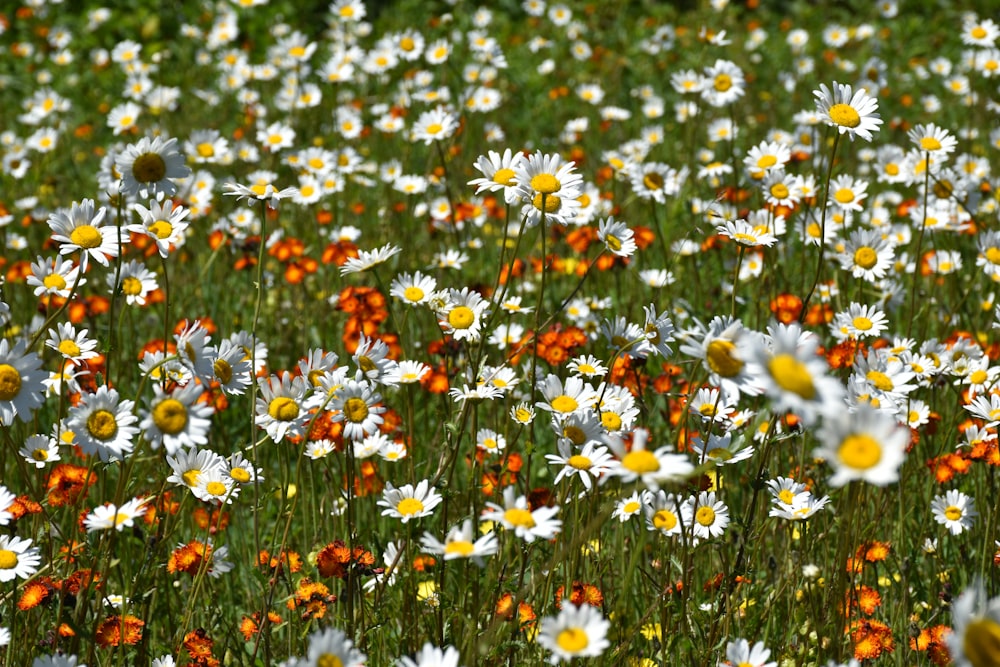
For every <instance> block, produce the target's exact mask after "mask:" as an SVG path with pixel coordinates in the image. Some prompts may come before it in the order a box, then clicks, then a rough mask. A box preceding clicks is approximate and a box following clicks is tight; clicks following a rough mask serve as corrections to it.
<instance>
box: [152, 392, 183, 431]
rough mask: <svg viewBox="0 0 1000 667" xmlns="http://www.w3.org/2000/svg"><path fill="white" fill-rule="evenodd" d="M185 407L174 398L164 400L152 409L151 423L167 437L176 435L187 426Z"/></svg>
mask: <svg viewBox="0 0 1000 667" xmlns="http://www.w3.org/2000/svg"><path fill="white" fill-rule="evenodd" d="M187 421H188V414H187V406H185V405H184V404H183V403H181V402H180V401H178V400H177V399H176V398H166V399H164V400H162V401H160V402H159V403H157V404H156V407H155V408H153V423H154V424H156V427H157V428H158V429H160V430H161V431H162V432H163V433H166V434H167V435H177V434H178V433H180V432H181V431H183V430H184V427H185V426H187Z"/></svg>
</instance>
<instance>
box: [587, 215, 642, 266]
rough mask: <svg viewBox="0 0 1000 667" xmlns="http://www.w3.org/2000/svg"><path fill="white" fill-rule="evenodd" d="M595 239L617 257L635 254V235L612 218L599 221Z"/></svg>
mask: <svg viewBox="0 0 1000 667" xmlns="http://www.w3.org/2000/svg"><path fill="white" fill-rule="evenodd" d="M597 238H598V239H600V240H601V242H602V243H603V244H604V247H605V248H607V249H608V251H609V252H610V253H611V254H613V255H615V256H617V257H631V256H632V255H633V254H635V251H636V248H637V246H636V243H635V233H634V232H633V231H632V230H631V229H629V228H628V227H627V226H626V225H625V223H624V222H622V221H620V220H619V221H616V220H615V219H614V217H608V218H606V219H604V220H601V221H600V222H599V223H598V225H597Z"/></svg>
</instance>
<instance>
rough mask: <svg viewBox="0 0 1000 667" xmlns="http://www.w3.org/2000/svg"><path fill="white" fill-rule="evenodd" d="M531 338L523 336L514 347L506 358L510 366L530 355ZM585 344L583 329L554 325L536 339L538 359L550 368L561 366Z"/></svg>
mask: <svg viewBox="0 0 1000 667" xmlns="http://www.w3.org/2000/svg"><path fill="white" fill-rule="evenodd" d="M531 336H532V334H531V333H530V332H529V333H527V334H525V335H524V338H522V339H521V341H520V343H519V344H518V345H515V346H514V353H513V354H512V355H511V356H510V357H509V358H508V361H509V362H510V363H511V364H517V363H518V362H519V361H520V360H521V357H522V356H523V355H525V354H531V352H532V350H533V346H532V344H531V342H530V341H531ZM586 343H587V334H586V333H584V331H583V329H581V328H579V327H574V326H563V325H561V324H554V325H552V326H551V327H550V328H549V329H548V331H545V332H543V333H542V334H541V335H540V336H539V337H538V357H539V358H540V359H544V360H545V361H546V362H547V363H548V364H549V365H550V366H562V365H563V364H565V363H566V362H567V361H569V360H570V359H572V358H573V356H574V355H575V354H576V351H577V350H578V349H579V348H580V347H582V346H583V345H585V344H586Z"/></svg>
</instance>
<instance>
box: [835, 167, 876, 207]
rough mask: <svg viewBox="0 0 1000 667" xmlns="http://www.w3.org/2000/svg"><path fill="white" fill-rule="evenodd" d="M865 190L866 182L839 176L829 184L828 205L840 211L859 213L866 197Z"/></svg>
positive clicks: (866, 188)
mask: <svg viewBox="0 0 1000 667" xmlns="http://www.w3.org/2000/svg"><path fill="white" fill-rule="evenodd" d="M867 190H868V182H867V181H862V180H860V179H855V178H854V177H853V176H851V175H850V174H841V175H840V176H837V177H835V178H834V179H833V181H831V182H830V190H829V192H830V203H831V204H833V205H834V206H836V207H837V208H838V209H840V210H841V211H861V210H862V206H861V204H862V202H864V200H865V198H866V197H867V196H868V195H867V194H866V191H867Z"/></svg>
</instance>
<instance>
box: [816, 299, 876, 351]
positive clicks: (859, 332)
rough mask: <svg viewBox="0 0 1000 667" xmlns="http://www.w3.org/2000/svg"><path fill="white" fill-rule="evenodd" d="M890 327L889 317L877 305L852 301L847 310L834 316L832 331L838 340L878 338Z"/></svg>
mask: <svg viewBox="0 0 1000 667" xmlns="http://www.w3.org/2000/svg"><path fill="white" fill-rule="evenodd" d="M886 329H888V319H887V318H886V316H885V313H884V312H882V309H881V308H879V307H878V306H877V305H871V306H866V305H864V304H860V303H856V302H851V305H850V306H848V308H847V310H846V311H841V312H839V313H837V314H835V315H834V316H833V321H832V322H831V323H830V333H831V334H832V335H833V336H834V338H836V339H837V340H841V341H842V340H849V339H857V338H878V337H880V336H881V335H882V334H883V333H884V332H885V331H886Z"/></svg>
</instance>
